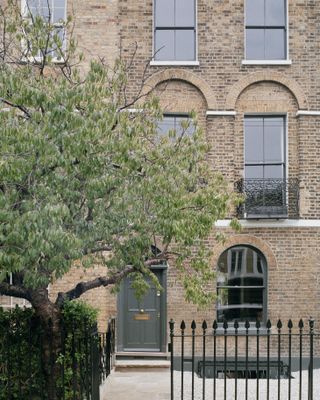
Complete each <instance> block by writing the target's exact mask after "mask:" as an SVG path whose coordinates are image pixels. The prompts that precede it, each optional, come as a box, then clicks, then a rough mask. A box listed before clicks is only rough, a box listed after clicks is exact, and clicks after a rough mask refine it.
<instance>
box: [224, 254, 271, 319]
mask: <svg viewBox="0 0 320 400" xmlns="http://www.w3.org/2000/svg"><path fill="white" fill-rule="evenodd" d="M217 295H218V299H217V319H218V322H223V321H224V320H227V321H235V320H238V321H246V320H249V321H256V320H259V321H260V322H265V321H266V319H267V263H266V259H265V257H264V256H263V254H262V253H261V252H260V251H258V250H256V249H254V248H252V247H249V246H235V247H231V248H230V249H228V250H226V251H224V252H223V253H222V254H221V256H220V258H219V261H218V266H217Z"/></svg>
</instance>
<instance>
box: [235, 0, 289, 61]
mask: <svg viewBox="0 0 320 400" xmlns="http://www.w3.org/2000/svg"><path fill="white" fill-rule="evenodd" d="M246 6H247V0H244V55H243V60H242V62H241V64H242V65H291V64H292V60H290V58H289V1H288V0H285V7H286V58H285V59H283V60H282V59H281V60H248V59H247V58H246V53H247V35H246V33H247V32H246V26H247V13H246V8H247V7H246Z"/></svg>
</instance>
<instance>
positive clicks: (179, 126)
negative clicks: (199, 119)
mask: <svg viewBox="0 0 320 400" xmlns="http://www.w3.org/2000/svg"><path fill="white" fill-rule="evenodd" d="M187 121H189V118H188V116H179V117H176V130H177V136H180V135H181V134H182V133H184V135H185V136H186V135H192V134H193V132H194V127H193V126H192V123H191V121H189V124H188V126H187V128H185V124H186V123H187Z"/></svg>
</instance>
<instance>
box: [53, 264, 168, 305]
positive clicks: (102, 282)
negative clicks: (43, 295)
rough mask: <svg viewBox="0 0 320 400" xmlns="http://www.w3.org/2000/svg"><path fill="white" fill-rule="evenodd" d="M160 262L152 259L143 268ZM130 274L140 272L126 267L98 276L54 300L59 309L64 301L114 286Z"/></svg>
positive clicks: (129, 266)
mask: <svg viewBox="0 0 320 400" xmlns="http://www.w3.org/2000/svg"><path fill="white" fill-rule="evenodd" d="M161 261H166V259H163V258H153V259H150V260H148V261H146V262H145V263H144V265H145V267H147V268H148V267H150V266H151V265H155V264H159V262H161ZM132 272H141V271H139V270H138V269H137V268H136V267H134V266H132V265H128V266H127V267H126V268H125V269H124V270H122V271H120V272H117V273H115V274H113V275H112V276H110V277H106V276H99V277H98V278H96V279H93V280H92V281H87V282H80V283H78V284H77V286H75V287H74V288H73V289H71V290H69V291H68V292H65V293H63V292H60V293H58V297H57V299H56V305H57V306H59V307H61V306H62V305H63V303H64V302H65V301H66V300H74V299H78V298H79V297H80V296H81V295H83V294H84V293H85V292H87V291H88V290H92V289H97V288H99V287H101V286H103V287H106V286H110V285H115V284H117V283H119V282H120V281H121V280H122V279H124V278H125V277H126V276H127V275H129V274H131V273H132Z"/></svg>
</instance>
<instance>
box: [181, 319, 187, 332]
mask: <svg viewBox="0 0 320 400" xmlns="http://www.w3.org/2000/svg"><path fill="white" fill-rule="evenodd" d="M180 329H181V330H182V331H184V330H185V329H186V323H185V322H184V320H182V322H181V325H180Z"/></svg>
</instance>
